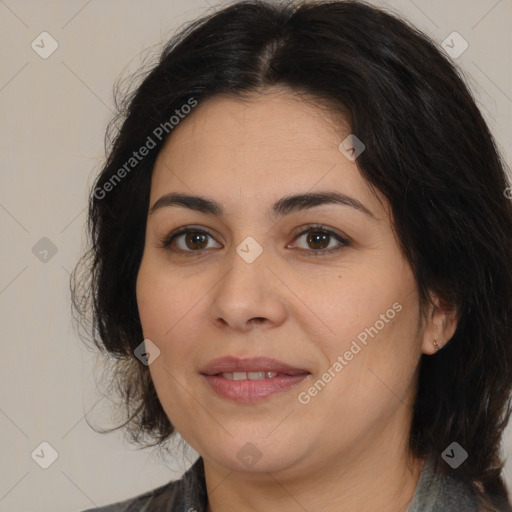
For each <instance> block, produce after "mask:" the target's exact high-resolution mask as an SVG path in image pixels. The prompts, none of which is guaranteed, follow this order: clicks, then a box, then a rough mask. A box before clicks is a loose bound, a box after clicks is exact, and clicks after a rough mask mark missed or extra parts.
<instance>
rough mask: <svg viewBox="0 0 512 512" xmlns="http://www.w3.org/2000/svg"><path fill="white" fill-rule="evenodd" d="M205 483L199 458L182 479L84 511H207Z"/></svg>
mask: <svg viewBox="0 0 512 512" xmlns="http://www.w3.org/2000/svg"><path fill="white" fill-rule="evenodd" d="M205 509H206V486H205V481H204V466H203V460H202V458H201V457H200V458H199V459H198V460H197V461H196V462H195V463H194V464H193V465H192V466H191V467H190V469H188V471H186V472H185V473H184V474H183V476H182V477H181V478H180V479H179V480H174V481H172V482H169V483H167V484H165V485H162V486H160V487H157V488H156V489H152V490H151V491H147V492H145V493H143V494H140V495H139V496H135V497H134V498H130V499H127V500H124V501H120V502H117V503H112V504H110V505H105V506H101V507H94V508H91V509H87V510H85V511H83V512H98V511H99V512H191V511H194V512H204V510H205Z"/></svg>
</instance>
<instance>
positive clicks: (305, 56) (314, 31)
mask: <svg viewBox="0 0 512 512" xmlns="http://www.w3.org/2000/svg"><path fill="white" fill-rule="evenodd" d="M274 85H275V86H282V87H287V88H289V89H291V90H293V91H295V92H297V93H300V94H303V95H304V96H305V97H306V96H308V97H311V98H316V99H317V100H318V105H319V106H320V105H329V106H330V108H331V109H332V112H333V113H335V114H339V115H340V117H343V118H346V119H348V120H349V121H350V126H351V132H352V133H354V134H356V136H357V137H358V138H359V139H361V140H362V141H363V142H364V144H365V146H366V150H365V151H364V152H363V153H362V154H361V155H360V156H359V157H358V159H357V165H358V168H359V170H360V172H361V174H362V176H363V177H364V178H365V180H367V182H368V183H369V184H370V185H371V186H373V187H375V188H376V189H378V190H379V191H380V192H382V193H383V194H384V196H385V197H386V198H387V200H388V201H389V203H390V205H391V210H392V216H393V222H394V229H395V230H396V233H397V236H398V238H399V241H400V244H401V248H402V250H403V252H404V254H405V255H406V257H407V259H408V261H409V263H410V265H411V268H412V269H413V272H414V275H415V278H416V282H417V286H418V290H419V294H420V298H421V302H422V307H426V305H428V303H429V300H430V299H429V294H430V293H431V292H432V293H435V294H436V295H437V296H438V297H439V298H440V299H441V301H442V303H443V304H445V305H447V306H449V307H452V308H455V309H456V311H457V312H458V317H459V323H458V326H457V330H456V332H455V334H454V336H453V337H452V338H451V340H449V342H448V343H447V345H446V346H444V347H443V348H442V349H441V350H440V351H439V352H438V353H436V354H435V355H433V356H425V355H424V356H422V359H421V362H420V372H419V381H418V389H417V397H416V401H415V406H414V414H413V421H412V424H411V431H410V449H411V453H413V454H414V455H416V456H418V457H422V456H424V455H426V454H427V453H433V454H435V455H436V457H437V460H438V468H437V469H438V471H441V472H444V473H448V472H450V471H452V470H451V469H450V468H449V467H448V465H447V464H446V463H444V462H443V461H442V459H441V453H442V452H443V451H444V450H445V448H446V447H447V446H448V445H450V444H451V443H452V442H453V441H456V442H458V443H459V444H460V445H461V446H462V447H463V448H464V449H465V450H466V451H467V452H468V453H469V458H468V460H467V461H466V462H465V463H464V464H462V465H461V466H460V467H459V468H458V469H457V470H456V473H457V474H458V475H460V476H461V478H463V479H464V480H465V481H467V482H469V483H471V485H472V486H473V488H474V489H475V491H476V492H478V493H480V494H481V497H482V500H483V502H485V505H486V507H488V508H487V509H488V510H493V507H499V510H511V508H510V505H509V504H508V498H507V492H506V489H505V486H504V483H503V480H502V477H501V472H502V467H503V461H502V460H501V458H500V453H499V450H500V444H501V438H502V434H503V431H504V428H505V426H506V424H507V422H508V419H509V416H510V396H511V387H512V371H511V352H512V343H511V341H512V207H511V202H510V200H508V199H507V198H506V197H505V189H506V188H507V186H508V181H507V179H506V174H505V171H504V164H503V162H502V160H501V158H500V155H499V152H498V150H497V148H496V145H495V142H494V139H493V137H492V135H491V133H490V132H489V129H488V127H487V125H486V123H485V121H484V119H483V118H482V115H481V113H480V111H479V110H478V108H477V106H476V105H475V101H474V99H473V98H472V95H471V93H470V92H469V90H468V88H467V86H466V85H465V83H464V81H463V78H462V75H461V72H460V70H459V69H458V68H457V67H455V66H454V65H453V64H452V62H451V61H450V60H449V59H448V58H447V57H445V56H444V55H443V54H442V53H441V52H440V50H439V49H438V48H437V47H436V44H434V43H433V42H432V41H431V40H430V39H429V38H428V37H427V36H426V35H424V34H422V33H421V32H419V31H418V30H417V29H415V28H414V27H412V26H411V25H409V23H407V22H406V21H404V20H401V19H400V18H399V17H398V16H396V15H392V14H389V13H386V12H384V11H383V10H380V9H377V8H374V7H372V6H370V5H367V4H365V3H362V2H354V1H316V2H314V3H309V2H304V3H295V5H292V4H291V3H290V4H282V5H279V6H278V5H271V4H267V3H263V2H258V1H246V2H239V3H236V4H234V5H231V6H229V7H227V8H223V9H222V10H220V11H218V12H215V13H213V14H209V15H207V16H205V17H203V18H201V19H199V20H197V21H194V22H192V23H190V24H188V25H187V26H186V27H185V28H183V29H182V30H181V31H180V32H179V33H178V34H177V35H176V36H175V37H173V39H172V40H171V41H170V42H169V43H168V44H167V46H166V47H165V49H164V50H163V52H162V53H161V56H160V60H159V62H158V64H157V65H156V66H155V67H154V68H153V69H152V70H151V71H150V72H149V73H148V74H147V75H146V76H145V77H144V78H143V80H142V83H141V84H140V85H139V86H138V87H137V88H136V90H135V91H134V92H133V93H132V94H131V95H130V96H129V97H127V98H126V101H125V102H124V104H122V105H121V106H120V107H119V116H118V117H117V118H116V120H115V121H114V122H113V123H112V124H111V126H110V130H109V134H110V135H112V133H113V132H115V133H114V135H113V136H112V146H111V147H110V146H109V147H108V157H107V161H106V163H105V165H104V168H103V169H102V171H101V173H100V175H99V176H98V178H97V180H96V183H95V185H94V188H93V190H92V191H91V195H90V201H89V217H88V227H89V235H90V240H91V247H90V249H89V251H88V252H87V253H86V254H85V255H84V256H83V258H82V259H81V261H80V262H79V264H78V265H77V267H76V268H75V271H74V273H73V279H72V291H73V302H74V307H75V310H76V313H77V314H78V315H79V317H80V318H82V320H84V319H86V318H88V319H89V321H90V322H91V324H89V325H88V334H89V335H91V336H92V339H93V340H94V342H95V343H96V345H97V346H98V347H100V348H101V349H103V350H105V351H106V352H107V353H108V354H109V355H110V356H112V357H113V358H114V359H115V361H116V364H115V367H116V369H117V371H116V373H115V376H116V377H115V378H116V380H115V385H116V387H117V390H118V392H119V393H120V396H121V397H122V398H123V401H124V404H125V406H126V413H127V420H126V421H125V422H124V423H123V425H122V426H124V427H126V428H127V429H128V431H129V432H130V433H131V436H132V439H133V440H134V441H138V442H140V443H142V442H143V441H149V440H152V441H153V444H162V443H163V441H165V440H166V439H168V438H169V437H170V436H171V435H172V434H173V433H174V427H173V426H172V424H171V423H170V421H169V419H168V417H167V416H166V414H165V412H164V410H163V408H162V406H161V405H160V402H159V401H158V398H157V395H156V392H155V389H154V386H153V383H152V381H151V378H150V375H149V370H148V368H147V366H145V365H143V364H141V363H140V362H139V361H138V360H137V359H136V358H135V357H134V354H133V351H134V349H135V348H136V347H137V346H138V345H139V344H140V343H141V342H142V340H143V334H142V329H141V323H140V319H139V315H138V310H137V303H136V296H135V283H136V278H137V272H138V268H139V265H140V261H141V258H142V252H143V248H144V237H145V226H146V219H147V212H148V206H149V192H150V185H151V174H152V169H153V165H154V162H155V159H156V157H157V155H158V152H159V150H160V149H161V147H162V145H163V144H164V142H165V140H166V138H167V137H168V136H172V126H171V125H172V123H170V122H169V120H170V118H171V116H173V115H174V114H176V113H177V112H176V111H177V110H178V111H180V109H181V108H182V106H183V105H186V104H187V103H188V104H191V103H190V101H191V99H193V100H192V101H197V102H199V103H200V102H203V101H205V100H206V99H207V98H209V97H212V96H214V95H216V94H219V93H224V94H230V95H233V96H234V97H242V96H244V95H250V94H257V93H258V92H261V91H262V90H263V89H264V88H268V87H271V86H274ZM191 115H193V113H192V114H191ZM165 123H167V124H165ZM157 127H166V129H165V130H164V131H162V130H163V128H161V130H160V132H158V131H157V132H156V133H159V134H160V135H161V136H160V137H157V136H156V134H155V130H156V129H157ZM164 132H165V133H164ZM148 137H150V138H151V139H152V141H153V143H154V147H153V148H152V149H151V150H150V151H149V152H148V154H147V155H146V156H144V158H141V159H140V161H137V162H136V163H135V162H133V161H130V158H132V157H133V152H134V151H136V150H138V149H139V148H140V147H142V146H144V145H147V144H148ZM127 162H131V164H134V165H131V164H130V166H127ZM123 168H124V169H125V172H124V173H123V172H121V173H120V169H123ZM120 174H122V178H120ZM118 178H119V179H118ZM109 184H110V185H109Z"/></svg>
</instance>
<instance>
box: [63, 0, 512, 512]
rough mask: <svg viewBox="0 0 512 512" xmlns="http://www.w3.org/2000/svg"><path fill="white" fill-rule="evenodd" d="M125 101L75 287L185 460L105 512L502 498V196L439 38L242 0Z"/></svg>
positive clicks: (361, 17)
mask: <svg viewBox="0 0 512 512" xmlns="http://www.w3.org/2000/svg"><path fill="white" fill-rule="evenodd" d="M123 114H124V118H123V119H122V124H121V126H120V128H119V132H118V133H117V134H116V136H115V140H114V142H113V145H112V147H111V149H110V153H109V156H108V160H107V162H106V165H105V167H104V169H103V170H102V172H101V174H100V176H99V177H98V179H97V181H96V183H95V185H94V188H93V191H92V193H91V199H90V208H89V227H90V235H91V243H92V246H91V250H90V251H89V253H88V254H87V255H86V256H85V257H84V259H83V260H82V262H81V265H80V266H79V267H77V269H76V271H75V279H74V283H73V287H74V303H75V306H76V308H77V310H78V312H79V313H80V314H82V315H84V316H85V314H86V311H87V305H88V304H92V311H93V318H92V321H93V325H92V335H93V339H94V341H95V343H96V344H97V345H98V347H100V348H101V349H103V350H105V351H106V352H108V353H109V354H111V355H113V356H114V357H115V360H116V363H115V369H116V371H117V373H116V376H117V379H118V380H117V389H119V390H120V391H121V395H122V398H123V399H124V402H125V405H126V412H127V421H126V423H124V424H123V426H125V427H127V428H128V431H129V432H130V433H131V436H132V438H133V440H135V441H138V442H140V443H144V442H145V443H146V444H151V442H152V444H158V445H163V444H164V443H165V442H166V441H167V440H169V438H170V437H171V436H172V435H173V434H174V433H175V432H179V433H180V434H181V436H182V437H183V438H184V439H185V440H186V441H187V442H188V443H189V444H190V445H191V446H192V447H193V448H194V449H195V450H196V451H197V452H198V453H199V454H200V458H199V459H198V460H197V461H196V463H195V464H194V465H193V466H192V467H191V468H190V469H189V470H188V471H187V473H186V474H185V475H184V476H183V477H182V478H181V479H180V480H179V481H176V482H171V483H169V484H167V485H166V486H163V487H160V488H158V489H156V490H154V491H151V492H149V493H146V494H144V495H141V496H139V497H136V498H131V499H129V500H127V501H125V502H123V503H120V504H115V505H112V506H110V507H106V508H104V509H103V510H107V511H109V512H114V511H117V512H120V511H126V512H127V511H139V510H144V511H146V512H149V511H157V510H158V511H161V510H169V511H171V510H172V511H189V512H191V511H193V510H196V511H207V512H218V511H223V512H225V511H230V510H263V509H265V510H267V511H273V510H280V511H281V510H290V511H291V510H308V511H313V510H314V511H317V510H323V511H327V512H329V511H337V512H339V511H345V510H347V511H349V510H350V511H353V512H359V511H369V510H379V511H383V512H387V511H389V512H391V511H393V512H396V511H406V512H419V511H441V510H442V511H443V512H446V511H477V510H478V511H484V510H485V511H509V510H512V509H511V507H510V504H509V501H508V497H507V491H506V489H505V486H504V483H503V479H502V476H501V472H502V467H503V461H502V460H501V459H500V453H499V449H500V443H501V437H502V433H503V430H504V428H505V426H506V424H507V421H508V418H509V415H510V400H509V398H510V392H511V385H512V381H511V379H512V377H511V375H512V372H511V371H510V362H511V350H512V349H511V342H510V340H511V331H512V316H511V306H512V246H511V241H510V240H511V239H512V236H511V235H512V209H511V205H510V201H509V200H508V199H507V197H505V194H506V190H507V185H508V182H507V180H506V176H505V172H504V166H503V164H502V161H501V160H500V156H499V154H498V151H497V150H496V147H495V144H494V141H493V137H492V135H491V134H490V133H489V130H488V128H487V126H486V124H485V122H484V120H483V118H482V116H481V114H480V112H479V110H478V109H477V107H476V106H475V102H474V100H473V99H472V97H471V95H470V93H469V92H468V89H467V87H466V86H465V85H464V82H463V81H462V79H461V78H460V76H459V74H458V72H457V70H456V68H454V66H453V65H452V64H451V63H450V61H449V60H448V58H447V57H445V56H443V55H442V54H441V53H440V51H439V50H438V49H437V48H436V47H435V45H434V44H433V43H432V42H431V41H430V40H429V39H428V38H427V37H426V36H425V35H423V34H421V33H420V32H418V31H417V30H416V29H414V28H413V27H411V26H410V25H408V24H407V23H406V22H404V21H402V20H399V19H398V18H397V17H395V16H392V15H390V14H387V13H385V12H383V11H382V10H379V9H376V8H374V7H371V6H369V5H366V4H364V3H361V2H351V1H349V2H337V1H334V2H314V3H304V4H300V5H299V4H295V5H291V4H290V5H281V6H276V5H269V4H265V3H261V2H241V3H236V4H234V5H232V6H230V7H227V8H224V9H223V10H221V11H219V12H217V13H215V14H213V15H209V16H207V17H205V18H204V19H201V20H198V21H196V22H194V23H192V24H191V25H189V26H188V27H187V28H186V29H184V30H183V31H182V32H181V33H180V34H178V35H177V36H176V37H175V38H174V39H173V40H172V41H171V42H170V43H169V44H168V46H167V47H166V49H165V50H164V51H163V53H162V56H161V59H160V61H159V63H158V65H157V66H156V67H155V68H154V69H153V70H152V71H151V72H150V73H149V74H148V75H147V76H146V78H145V79H144V81H143V82H142V84H141V85H140V86H139V87H138V89H137V90H136V92H135V93H134V95H133V96H132V97H131V98H130V99H129V101H128V102H127V105H126V108H125V111H124V112H123ZM79 270H80V271H81V273H79ZM78 275H81V276H82V278H81V279H80V280H78V281H77V277H78ZM84 276H85V277H84ZM88 276H90V280H88Z"/></svg>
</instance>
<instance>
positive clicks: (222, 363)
mask: <svg viewBox="0 0 512 512" xmlns="http://www.w3.org/2000/svg"><path fill="white" fill-rule="evenodd" d="M252 371H254V372H255V371H264V372H276V373H277V374H278V375H277V376H276V377H272V378H266V379H261V380H230V379H226V378H224V377H222V375H220V374H221V373H224V372H226V373H230V372H252ZM201 374H202V376H203V377H204V379H205V380H206V382H207V383H208V385H209V387H210V389H211V390H213V391H214V392H215V393H217V394H218V395H220V396H221V397H223V398H227V399H228V400H232V401H234V402H245V403H247V402H258V401H261V400H265V399H266V398H269V397H271V396H272V395H274V394H276V393H280V392H283V391H288V390H290V389H292V388H294V387H295V386H297V384H299V383H300V382H301V381H302V380H304V379H305V378H306V377H307V376H308V375H310V372H309V371H308V370H305V369H301V368H295V367H293V366H290V365H287V364H285V363H283V362H281V361H277V360H276V359H271V358H268V357H252V358H247V359H238V358H236V357H222V358H220V359H214V360H213V361H211V362H210V363H208V364H207V365H206V366H205V367H204V368H203V369H202V370H201Z"/></svg>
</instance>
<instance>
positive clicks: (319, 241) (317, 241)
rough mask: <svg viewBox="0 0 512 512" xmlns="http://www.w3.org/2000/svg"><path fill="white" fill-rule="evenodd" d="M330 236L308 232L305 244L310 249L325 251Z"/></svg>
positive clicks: (318, 232)
mask: <svg viewBox="0 0 512 512" xmlns="http://www.w3.org/2000/svg"><path fill="white" fill-rule="evenodd" d="M329 239H330V235H328V234H327V233H323V232H322V231H310V232H309V234H308V237H307V243H308V244H309V246H310V247H311V249H325V248H326V247H327V246H328V245H329Z"/></svg>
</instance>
